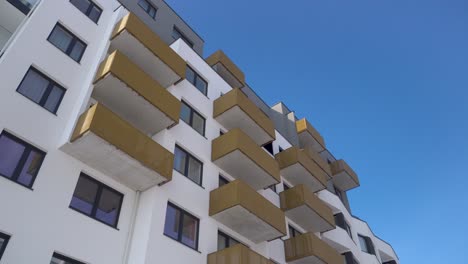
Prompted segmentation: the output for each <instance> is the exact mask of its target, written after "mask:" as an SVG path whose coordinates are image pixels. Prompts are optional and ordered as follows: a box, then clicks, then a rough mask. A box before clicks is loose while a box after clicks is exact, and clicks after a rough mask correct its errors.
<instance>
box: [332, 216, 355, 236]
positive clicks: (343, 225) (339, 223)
mask: <svg viewBox="0 0 468 264" xmlns="http://www.w3.org/2000/svg"><path fill="white" fill-rule="evenodd" d="M334 217H335V223H336V225H337V226H339V227H341V228H343V229H344V230H345V231H346V232H347V233H348V235H349V237H351V239H352V238H353V236H352V234H351V227H350V226H349V224H348V222H346V220H345V218H344V215H343V213H338V214H336V215H335V216H334Z"/></svg>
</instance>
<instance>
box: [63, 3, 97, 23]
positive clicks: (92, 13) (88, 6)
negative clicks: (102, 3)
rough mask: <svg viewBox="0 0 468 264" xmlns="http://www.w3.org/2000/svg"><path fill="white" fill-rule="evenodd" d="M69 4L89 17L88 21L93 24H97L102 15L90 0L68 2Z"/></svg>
mask: <svg viewBox="0 0 468 264" xmlns="http://www.w3.org/2000/svg"><path fill="white" fill-rule="evenodd" d="M70 3H72V4H73V5H74V6H76V8H78V10H80V11H81V12H82V13H83V14H85V15H86V16H87V17H89V19H91V20H92V21H93V22H94V23H97V22H98V20H99V17H100V16H101V13H102V9H101V8H99V7H98V6H97V5H96V4H95V3H93V2H91V1H90V0H70Z"/></svg>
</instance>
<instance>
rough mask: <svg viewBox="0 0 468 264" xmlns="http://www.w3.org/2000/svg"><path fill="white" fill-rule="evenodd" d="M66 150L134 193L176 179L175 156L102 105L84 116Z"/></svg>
mask: <svg viewBox="0 0 468 264" xmlns="http://www.w3.org/2000/svg"><path fill="white" fill-rule="evenodd" d="M62 149H63V151H65V152H66V153H68V154H70V155H71V156H73V157H75V158H76V159H78V160H80V161H82V162H83V163H85V164H87V165H89V166H90V167H92V168H94V169H96V170H98V171H100V172H102V173H104V174H106V175H108V176H110V177H112V178H114V179H115V180H117V181H119V182H121V183H122V184H125V185H126V186H128V187H129V188H131V189H133V190H140V191H144V190H146V189H148V188H150V187H152V186H154V185H157V184H161V183H164V182H167V181H170V180H171V179H172V165H173V160H174V155H173V154H172V153H171V152H169V151H167V150H166V149H165V148H163V147H162V146H160V145H159V144H158V143H156V142H155V141H153V140H152V139H151V138H149V137H147V136H146V135H145V134H143V133H142V132H140V131H139V130H137V129H135V128H134V127H133V126H132V125H130V124H129V123H127V122H126V121H124V120H123V119H121V118H120V117H119V116H117V115H116V114H114V113H113V112H111V111H110V110H109V109H107V108H106V107H104V106H102V105H100V104H96V105H94V106H92V107H91V108H90V109H88V111H86V112H85V113H83V114H82V115H81V117H80V118H79V119H78V122H77V124H76V127H75V130H74V132H73V134H72V137H71V139H70V143H67V144H65V145H64V146H63V147H62Z"/></svg>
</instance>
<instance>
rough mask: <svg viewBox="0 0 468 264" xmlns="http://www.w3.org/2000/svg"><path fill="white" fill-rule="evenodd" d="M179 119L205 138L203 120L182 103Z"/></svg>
mask: <svg viewBox="0 0 468 264" xmlns="http://www.w3.org/2000/svg"><path fill="white" fill-rule="evenodd" d="M180 119H182V121H184V122H185V123H187V124H188V125H189V126H191V127H192V128H193V129H195V130H196V131H197V132H198V133H200V135H202V136H205V118H204V117H202V116H201V115H200V114H199V113H197V112H196V111H195V110H193V108H192V107H190V106H189V105H188V104H187V103H186V102H184V101H182V109H181V111H180Z"/></svg>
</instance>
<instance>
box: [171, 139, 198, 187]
mask: <svg viewBox="0 0 468 264" xmlns="http://www.w3.org/2000/svg"><path fill="white" fill-rule="evenodd" d="M176 149H179V150H180V151H181V152H183V153H185V155H186V156H187V158H186V159H185V164H184V171H183V172H181V171H179V170H178V169H177V168H175V157H174V166H173V169H174V170H176V171H177V172H178V173H180V174H182V175H184V176H185V177H186V178H187V179H189V180H191V181H192V182H194V183H195V184H197V185H198V186H201V187H203V167H204V164H203V162H202V161H201V160H199V159H197V158H196V157H195V156H193V155H192V154H190V153H189V152H188V151H186V150H185V149H183V148H182V147H181V146H179V145H178V144H176V145H175V148H174V153H175V150H176ZM174 156H175V154H174ZM190 159H193V160H195V161H196V162H198V163H200V164H201V170H200V183H197V182H196V181H194V180H192V179H191V178H189V176H188V170H189V162H190Z"/></svg>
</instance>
